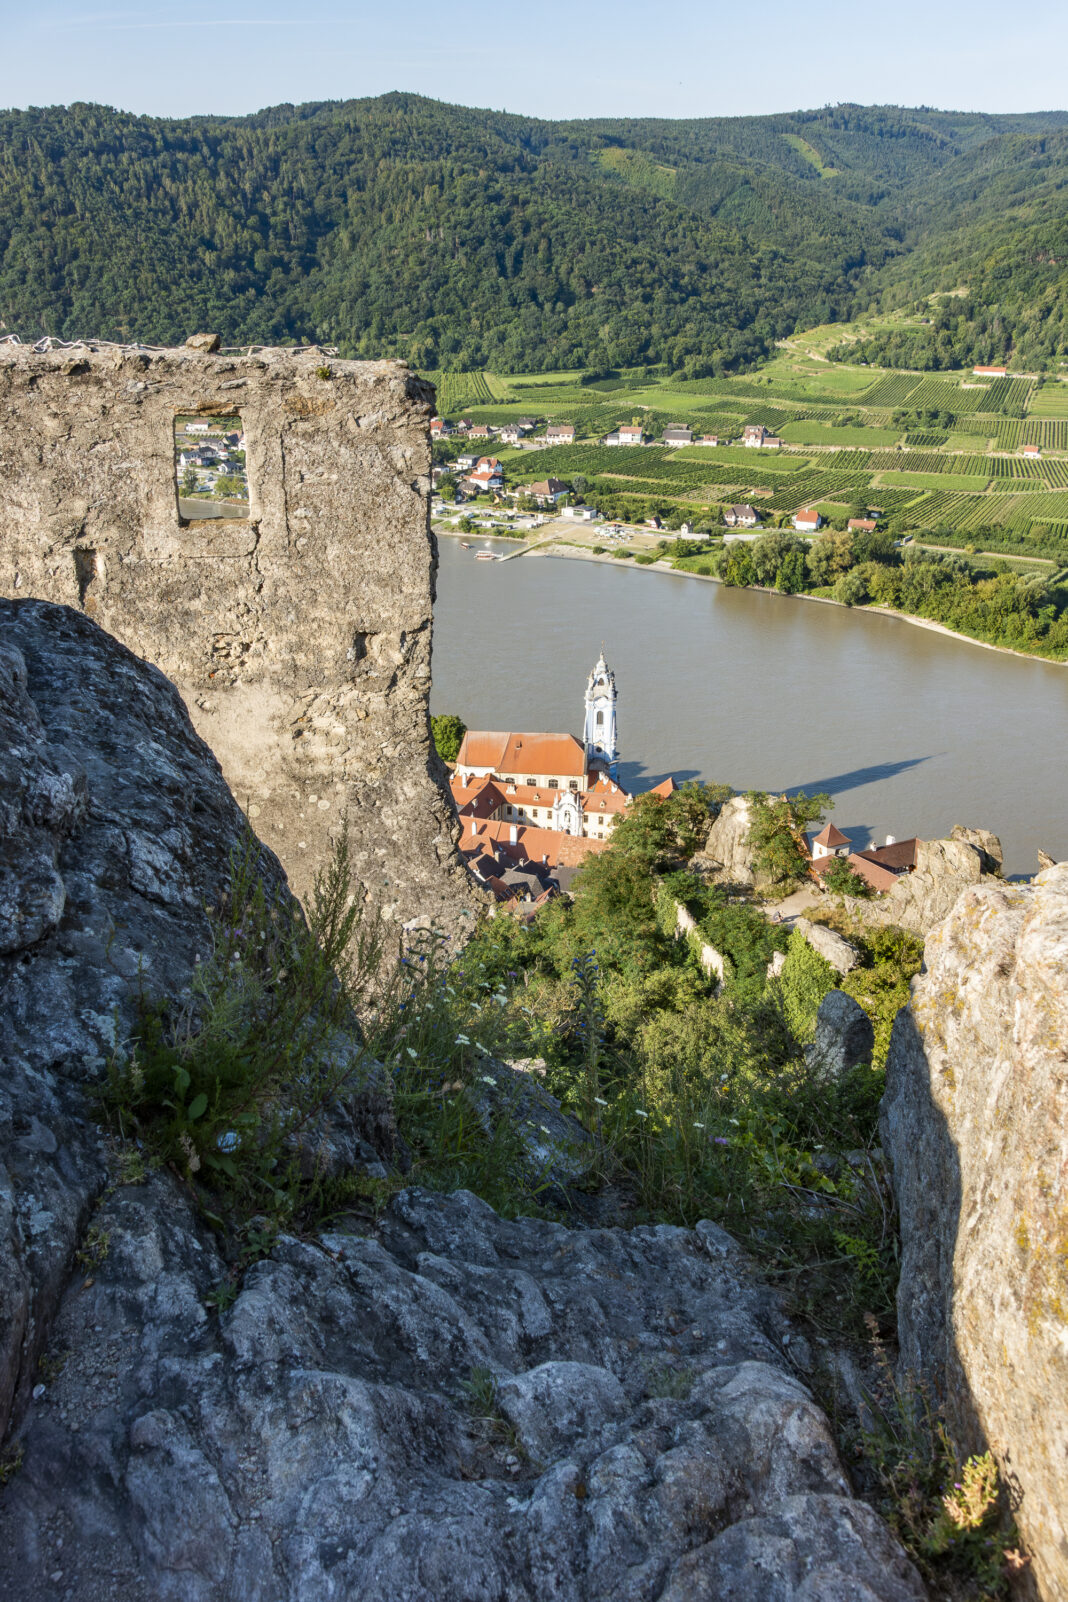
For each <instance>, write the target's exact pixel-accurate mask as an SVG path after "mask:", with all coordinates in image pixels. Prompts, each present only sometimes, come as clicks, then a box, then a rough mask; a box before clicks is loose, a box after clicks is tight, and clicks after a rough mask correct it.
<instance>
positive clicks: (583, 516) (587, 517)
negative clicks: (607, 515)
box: [563, 506, 601, 523]
mask: <svg viewBox="0 0 1068 1602" xmlns="http://www.w3.org/2000/svg"><path fill="white" fill-rule="evenodd" d="M563 515H564V516H565V517H570V518H572V519H573V521H574V522H576V523H597V522H599V521H600V518H601V514H600V512H599V511H598V510H597V508H596V506H565V507H564V513H563Z"/></svg>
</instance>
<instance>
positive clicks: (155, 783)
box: [0, 601, 923, 1602]
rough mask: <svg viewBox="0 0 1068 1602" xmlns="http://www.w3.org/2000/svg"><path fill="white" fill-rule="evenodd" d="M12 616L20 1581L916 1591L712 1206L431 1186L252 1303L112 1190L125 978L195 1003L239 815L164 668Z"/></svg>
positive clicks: (556, 1143) (8, 1280) (9, 680)
mask: <svg viewBox="0 0 1068 1602" xmlns="http://www.w3.org/2000/svg"><path fill="white" fill-rule="evenodd" d="M0 627H2V630H3V642H4V649H3V653H2V656H0V847H2V849H0V929H2V931H3V944H4V947H5V950H4V954H3V955H2V956H0V1165H2V1167H0V1228H2V1229H3V1231H4V1240H3V1254H2V1256H0V1308H2V1313H3V1322H2V1330H3V1346H2V1349H0V1386H2V1390H0V1396H2V1399H3V1403H4V1407H5V1416H7V1414H8V1413H9V1414H10V1416H11V1418H12V1421H13V1424H14V1429H15V1436H14V1438H12V1437H10V1436H9V1439H8V1449H9V1451H10V1449H11V1447H12V1441H13V1440H14V1443H15V1444H17V1446H18V1449H19V1452H21V1455H22V1461H21V1465H20V1466H19V1467H18V1468H17V1469H16V1470H15V1471H14V1472H13V1473H11V1474H10V1477H9V1479H8V1483H7V1484H6V1486H5V1487H4V1488H3V1491H2V1494H0V1594H2V1595H4V1596H8V1595H10V1596H12V1597H14V1596H17V1597H18V1598H19V1599H20V1602H54V1599H56V1598H62V1599H64V1602H104V1599H105V1598H107V1599H112V1598H121V1599H122V1602H230V1599H233V1598H235V1597H240V1598H242V1602H304V1599H307V1598H315V1599H316V1602H319V1599H320V1598H321V1599H324V1602H329V1599H335V1602H357V1599H359V1602H375V1599H376V1598H377V1599H383V1602H385V1599H387V1598H388V1599H389V1602H479V1599H485V1602H491V1599H493V1602H498V1599H503V1598H506V1597H507V1598H515V1599H517V1602H521V1599H524V1598H525V1599H529V1602H540V1599H541V1598H543V1597H546V1596H548V1595H552V1596H554V1597H557V1598H559V1599H560V1602H570V1599H574V1602H594V1599H601V1598H604V1599H608V1598H612V1599H615V1598H617V1597H628V1598H632V1599H634V1602H643V1599H648V1602H653V1599H654V1598H657V1599H660V1602H663V1599H665V1598H670V1599H671V1602H698V1599H703V1598H707V1597H709V1596H717V1597H718V1596H730V1595H735V1596H738V1597H746V1598H750V1597H752V1598H761V1597H765V1598H767V1599H768V1602H773V1599H775V1602H777V1599H782V1602H786V1599H788V1598H789V1599H794V1598H797V1599H800V1598H802V1597H806V1596H810V1597H813V1598H815V1597H816V1596H820V1597H823V1596H831V1595H841V1596H847V1595H848V1596H857V1597H861V1596H863V1597H865V1598H868V1599H872V1602H918V1599H920V1598H921V1597H922V1595H923V1591H922V1587H921V1586H920V1583H919V1581H918V1579H917V1577H916V1575H915V1573H914V1571H913V1570H912V1569H911V1567H910V1566H909V1564H908V1562H907V1561H906V1559H905V1557H904V1555H903V1554H902V1552H901V1550H900V1548H899V1547H898V1546H897V1545H896V1543H895V1542H894V1541H893V1539H892V1538H891V1537H890V1535H889V1533H888V1532H887V1530H886V1528H885V1526H884V1525H883V1524H882V1523H881V1522H880V1521H879V1519H878V1518H877V1517H876V1516H875V1515H874V1514H873V1513H872V1512H871V1510H870V1509H869V1508H867V1507H866V1506H864V1505H863V1504H862V1503H859V1502H857V1501H856V1500H855V1499H854V1498H853V1497H852V1495H851V1492H850V1488H849V1484H848V1481H847V1479H846V1477H845V1474H844V1472H843V1469H842V1466H841V1464H840V1462H839V1460H838V1457H837V1455H836V1451H835V1447H834V1444H833V1440H832V1438H831V1435H830V1432H829V1429H828V1426H827V1422H826V1420H825V1418H824V1417H823V1414H822V1413H821V1412H820V1410H819V1409H818V1407H816V1405H815V1404H814V1402H813V1400H812V1397H811V1395H810V1394H809V1392H808V1390H807V1388H806V1385H805V1376H806V1374H807V1373H808V1371H809V1368H810V1366H811V1358H810V1355H809V1353H808V1350H807V1347H806V1345H805V1342H804V1340H803V1339H801V1338H800V1337H799V1335H798V1334H797V1332H796V1331H795V1330H794V1329H792V1328H791V1326H790V1324H789V1322H788V1321H787V1320H786V1318H785V1317H784V1316H783V1314H782V1312H781V1310H780V1308H779V1305H778V1303H777V1301H776V1299H775V1296H774V1295H773V1294H772V1293H771V1292H770V1291H768V1290H767V1289H765V1288H763V1287H762V1286H761V1285H760V1284H759V1283H758V1282H757V1281H756V1279H755V1277H754V1276H753V1274H752V1272H751V1270H750V1268H749V1267H748V1265H747V1263H746V1261H745V1259H744V1258H743V1256H742V1254H741V1253H740V1252H739V1251H738V1249H737V1248H736V1247H735V1245H734V1244H733V1243H732V1241H731V1240H730V1239H729V1237H727V1236H726V1235H724V1234H723V1233H722V1232H721V1231H720V1230H718V1229H717V1228H715V1227H714V1226H713V1225H709V1224H702V1225H698V1227H697V1228H696V1229H694V1230H688V1229H675V1228H665V1227H648V1228H640V1229H635V1230H631V1231H624V1230H615V1229H613V1230H605V1229H596V1230H577V1229H576V1230H573V1229H567V1228H565V1227H563V1226H562V1225H559V1224H553V1223H549V1222H546V1221H544V1220H533V1219H519V1220H516V1221H514V1222H505V1221H504V1220H502V1219H501V1218H499V1217H498V1216H497V1215H496V1214H495V1213H494V1212H493V1211H492V1210H491V1209H490V1208H489V1207H487V1206H486V1205H485V1204H484V1203H482V1202H480V1201H478V1200H477V1199H476V1198H474V1197H473V1196H471V1195H468V1194H466V1193H462V1192H461V1193H459V1194H457V1195H454V1196H451V1197H449V1196H442V1195H435V1194H430V1193H427V1192H424V1191H420V1190H417V1189H409V1190H407V1191H404V1192H402V1193H401V1194H400V1195H399V1196H397V1197H396V1199H395V1200H394V1202H393V1204H392V1205H391V1207H390V1208H389V1209H388V1211H387V1212H386V1213H385V1215H384V1216H382V1217H380V1218H379V1219H378V1220H377V1221H376V1220H374V1219H372V1217H371V1216H370V1215H369V1214H368V1215H366V1216H365V1217H363V1218H362V1219H361V1218H360V1217H358V1216H354V1217H351V1218H350V1220H349V1227H348V1228H347V1229H344V1228H341V1227H334V1228H332V1229H331V1230H329V1231H327V1232H325V1233H323V1234H322V1235H321V1236H319V1237H318V1238H315V1239H305V1240H298V1239H295V1238H288V1237H283V1238H280V1239H278V1240H277V1241H276V1242H275V1243H274V1244H273V1246H272V1247H271V1249H270V1251H269V1253H268V1254H267V1255H263V1256H261V1257H260V1258H259V1259H258V1260H257V1261H255V1262H253V1263H252V1264H251V1265H250V1266H249V1267H248V1268H247V1271H246V1272H245V1274H244V1277H243V1279H242V1280H241V1281H240V1284H239V1289H237V1294H236V1300H235V1299H234V1297H233V1296H232V1295H231V1294H229V1292H230V1290H231V1288H234V1287H235V1281H234V1279H233V1277H232V1267H233V1265H232V1264H231V1263H230V1262H228V1261H224V1260H223V1258H222V1257H221V1255H220V1251H219V1247H218V1244H217V1241H216V1238H215V1237H214V1236H213V1234H212V1233H211V1231H210V1230H209V1229H208V1228H207V1227H206V1226H205V1224H204V1222H203V1221H202V1219H201V1218H200V1217H199V1216H198V1214H197V1212H196V1210H195V1208H194V1206H193V1204H192V1198H191V1197H190V1195H189V1192H188V1190H187V1189H186V1188H185V1187H184V1186H183V1185H181V1184H180V1183H179V1182H178V1180H176V1179H175V1178H173V1177H171V1176H170V1175H169V1174H167V1173H163V1172H156V1173H150V1174H149V1176H148V1178H140V1177H139V1178H138V1179H137V1180H136V1182H130V1183H127V1182H124V1177H123V1172H122V1171H121V1168H119V1167H117V1166H116V1162H115V1154H114V1152H113V1151H112V1150H111V1149H110V1146H109V1142H108V1140H107V1139H106V1137H105V1136H104V1135H103V1134H102V1132H101V1131H100V1130H99V1128H98V1127H97V1125H96V1123H95V1121H94V1116H93V1115H94V1111H95V1108H94V1105H93V1103H92V1100H91V1099H90V1095H89V1092H90V1091H91V1089H92V1087H93V1086H94V1084H96V1083H97V1082H98V1081H99V1079H100V1076H101V1072H102V1069H103V1067H104V1064H105V1060H106V1059H107V1057H108V1055H109V1054H110V1053H111V1052H112V1051H113V1050H114V1049H115V1047H116V1045H117V1044H118V1045H121V1043H122V1041H123V1039H124V1038H125V1035H126V1032H127V1031H128V1029H129V1027H130V1025H131V1022H132V1017H133V1012H132V1008H133V998H134V996H135V995H136V993H137V990H138V987H139V986H140V985H142V984H145V985H147V986H149V987H150V988H151V989H152V990H153V991H158V992H160V993H162V994H165V995H169V996H174V997H181V996H182V995H183V994H184V993H185V992H186V991H187V990H188V986H189V983H190V979H191V975H192V973H193V968H194V964H195V963H196V961H197V959H198V956H201V955H203V954H204V953H206V951H207V949H208V945H207V942H208V941H209V939H210V925H209V921H208V917H207V912H206V908H208V907H210V906H211V905H212V904H213V903H215V902H216V901H217V900H218V898H219V896H220V893H221V892H222V891H223V889H224V887H225V885H226V883H227V880H228V877H229V867H230V861H231V853H232V852H233V851H234V849H235V848H236V847H237V846H238V844H239V842H240V841H241V839H242V837H243V818H242V815H241V812H240V810H239V809H238V807H237V805H236V804H235V802H234V800H233V798H232V796H231V795H230V793H229V791H228V790H227V788H226V785H225V783H224V781H223V778H222V775H221V773H220V771H219V768H218V765H217V764H216V762H215V761H214V759H213V758H212V756H211V754H210V753H209V752H208V750H207V748H206V747H205V746H204V745H203V743H202V742H201V741H200V740H199V739H198V737H197V735H196V733H195V732H194V730H193V728H192V726H191V724H190V721H189V719H188V716H187V714H186V711H185V708H184V706H183V704H182V701H181V698H180V697H179V695H178V694H177V692H176V691H175V689H174V688H173V687H172V686H171V685H170V684H168V682H167V681H166V680H165V679H164V678H163V677H162V675H161V674H160V673H158V672H157V671H156V670H155V669H154V668H152V667H150V666H148V665H146V664H145V663H144V662H142V661H139V660H138V659H137V658H136V657H135V656H133V655H132V654H131V653H130V652H129V651H127V650H126V649H125V648H124V647H123V646H121V645H120V644H118V643H117V642H116V641H115V640H113V639H111V638H110V637H109V636H107V635H106V634H104V633H103V632H102V631H101V630H99V629H98V628H96V626H95V625H94V624H92V623H91V622H90V621H89V620H87V619H86V618H84V617H83V616H81V615H80V614H78V613H76V612H73V611H70V610H67V609H66V608H61V607H55V606H51V605H49V604H47V603H43V602H33V601H28V602H21V603H12V602H0ZM259 867H260V871H261V872H262V874H263V876H264V879H265V881H266V883H267V885H268V888H269V890H270V893H271V894H272V895H275V896H277V897H279V898H281V899H285V898H288V891H287V889H286V886H285V882H284V878H283V875H282V873H281V870H280V868H279V866H278V863H277V861H276V860H275V859H274V858H273V856H271V854H270V853H269V852H267V851H263V852H262V854H261V857H260V862H259ZM488 1080H492V1084H489V1083H487V1082H486V1081H488ZM516 1081H522V1082H523V1086H522V1088H523V1092H524V1095H525V1096H526V1098H527V1099H525V1100H523V1101H522V1107H523V1109H525V1114H526V1115H529V1118H530V1119H534V1118H537V1119H538V1122H539V1130H538V1132H537V1134H536V1136H535V1141H534V1143H533V1144H532V1145H531V1152H532V1154H533V1155H534V1156H535V1157H536V1155H537V1149H538V1147H537V1141H538V1140H539V1139H540V1140H541V1141H542V1148H541V1149H542V1152H543V1157H544V1159H545V1164H543V1166H545V1165H547V1164H548V1163H549V1162H550V1160H551V1161H553V1162H555V1161H556V1160H557V1159H558V1157H559V1155H560V1153H561V1151H562V1150H563V1149H564V1146H565V1144H570V1145H573V1144H575V1143H573V1142H568V1136H569V1134H570V1133H571V1132H573V1126H570V1129H569V1128H568V1127H564V1125H563V1124H554V1123H553V1120H552V1119H551V1118H550V1117H549V1116H547V1111H546V1109H547V1102H546V1101H544V1100H542V1099H539V1097H538V1095H537V1094H536V1092H540V1087H538V1086H537V1084H536V1078H535V1076H534V1075H533V1074H523V1073H521V1072H518V1071H516V1070H514V1069H511V1068H508V1067H506V1066H505V1065H502V1064H493V1063H487V1065H486V1071H485V1074H484V1075H483V1076H482V1080H481V1083H482V1085H483V1087H484V1089H485V1092H486V1094H485V1096H483V1097H482V1098H481V1099H480V1101H479V1103H478V1111H479V1113H480V1115H481V1114H484V1115H487V1116H490V1117H491V1118H496V1117H500V1116H503V1115H504V1113H505V1111H507V1110H508V1108H511V1106H512V1098H513V1096H514V1095H515V1094H517V1091H516V1086H515V1083H514V1082H516ZM542 1094H543V1093H542ZM506 1102H507V1104H508V1105H507V1108H506V1106H505V1103H506ZM551 1110H552V1109H551V1108H550V1109H548V1111H549V1112H551ZM559 1116H560V1118H561V1119H562V1115H559ZM542 1123H544V1124H545V1126H546V1127H545V1129H541V1124H542ZM374 1156H375V1153H374V1152H373V1151H372V1152H371V1153H370V1157H371V1158H373V1157H374ZM578 1159H579V1161H581V1160H582V1153H581V1149H580V1150H579V1152H578ZM343 1160H347V1161H350V1162H351V1161H352V1160H353V1159H352V1155H351V1153H350V1154H349V1156H348V1157H347V1158H345V1157H343V1155H339V1156H338V1161H339V1162H340V1161H343ZM372 1168H373V1165H372ZM15 1455H17V1454H15ZM11 1461H12V1458H11V1457H10V1456H9V1458H8V1462H9V1463H10V1462H11Z"/></svg>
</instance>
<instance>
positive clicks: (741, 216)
mask: <svg viewBox="0 0 1068 1602" xmlns="http://www.w3.org/2000/svg"><path fill="white" fill-rule="evenodd" d="M1066 130H1068V115H1066V114H1063V113H1050V114H1048V115H1035V116H1018V117H991V116H979V115H956V114H950V113H939V112H931V111H927V110H921V111H903V110H900V109H898V108H894V107H875V108H863V107H858V106H840V107H836V108H828V109H826V110H824V111H820V112H813V113H799V114H792V115H788V116H786V115H784V116H774V117H753V118H730V119H703V120H694V121H686V122H675V121H670V120H665V121H648V120H632V121H626V120H621V121H619V122H608V121H598V122H572V123H550V122H544V121H538V120H536V119H530V118H523V117H517V116H510V115H506V114H503V113H493V112H486V111H476V110H470V109H467V108H464V107H455V106H447V105H443V104H440V103H438V102H434V101H429V100H425V99H421V98H420V97H417V96H412V95H402V94H392V95H386V96H383V97H381V98H379V99H376V100H366V101H350V102H345V103H331V104H322V105H307V106H300V107H293V106H277V107H273V108H271V109H270V110H268V111H265V112H262V113H259V114H257V115H255V116H252V117H245V118H210V117H209V118H205V117H198V118H191V119H187V120H184V121H168V120H158V119H152V118H145V117H134V116H130V115H128V114H125V113H120V112H115V111H112V110H109V109H108V108H106V107H101V106H89V105H75V106H71V107H69V108H49V109H43V110H42V109H31V110H28V111H21V112H7V113H4V114H0V322H2V325H3V328H4V329H5V330H11V331H15V332H18V333H19V334H20V335H21V336H23V337H29V336H36V335H40V334H43V333H53V334H59V335H62V336H65V337H68V338H70V337H77V336H80V335H89V334H96V335H99V336H104V337H113V338H115V337H119V338H129V339H134V338H136V339H140V340H145V341H149V342H165V341H173V340H176V339H181V338H183V337H184V336H185V335H186V334H187V333H189V332H190V331H191V330H193V329H195V328H211V329H213V330H216V331H218V332H219V333H220V334H222V336H223V338H224V340H225V341H226V342H228V343H254V342H267V341H272V342H278V341H287V340H294V341H304V340H320V341H325V342H330V343H333V344H337V345H338V346H339V347H340V348H341V350H342V352H343V353H345V354H351V355H368V356H370V355H374V356H380V355H399V356H404V357H407V358H408V359H409V360H411V361H412V362H414V363H416V364H418V365H420V366H422V367H424V368H435V369H445V370H448V369H457V370H460V369H475V368H481V367H491V368H493V369H495V370H498V371H504V372H507V371H517V370H526V371H550V370H555V369H560V368H565V369H573V368H581V367H618V366H634V365H661V366H662V367H663V368H665V369H666V370H667V371H670V372H677V373H682V374H685V375H688V376H703V375H706V374H710V373H711V374H719V373H722V372H725V371H728V370H730V369H737V368H739V367H744V366H747V365H750V364H751V363H753V362H754V361H756V360H759V359H760V358H761V357H762V356H763V355H765V354H766V353H767V352H768V350H769V349H770V347H771V345H772V343H773V342H774V341H775V340H776V339H777V338H780V337H782V336H783V335H784V334H788V333H792V332H794V331H795V330H797V329H799V328H803V327H807V326H811V325H813V324H816V323H825V322H829V321H834V320H838V319H841V318H847V317H849V316H851V315H853V314H855V312H856V311H857V310H858V309H860V310H863V309H864V308H866V307H869V306H872V305H875V304H883V305H900V304H905V303H909V302H911V301H913V300H915V299H916V298H917V297H918V296H920V295H923V294H925V293H927V292H928V291H929V290H931V289H940V288H955V287H957V285H958V283H960V282H961V281H965V280H966V281H967V283H968V285H969V287H970V291H971V294H970V298H968V299H964V300H960V301H958V302H956V303H955V304H954V305H953V307H952V313H951V314H950V313H948V312H947V313H945V314H940V321H939V323H938V325H932V327H931V328H930V329H929V330H927V329H925V330H923V331H916V332H913V333H910V334H908V335H907V336H895V337H898V338H905V339H906V344H905V345H902V346H901V348H900V349H897V348H890V347H886V348H883V349H880V350H879V352H878V353H871V352H864V353H862V352H860V351H859V350H858V349H857V348H856V347H854V349H853V352H852V354H853V355H854V356H860V357H861V358H862V359H868V360H871V359H873V355H874V354H877V355H878V359H879V360H881V361H894V360H901V361H903V360H905V359H907V360H908V362H909V364H910V365H920V366H931V367H938V366H945V365H953V364H955V363H956V362H958V361H959V360H962V359H963V360H968V359H970V358H971V357H972V355H973V353H977V354H981V355H982V356H983V357H984V358H988V359H989V358H992V357H994V356H1008V355H1010V354H1012V353H1013V351H1014V350H1019V351H1020V352H1021V353H1024V354H1025V355H1026V357H1027V359H1029V360H1034V361H1040V360H1045V361H1050V360H1052V359H1054V358H1055V357H1056V356H1057V355H1058V354H1059V353H1060V352H1061V351H1063V349H1064V338H1065V334H1064V325H1063V321H1062V317H1063V306H1064V304H1065V296H1064V293H1063V290H1064V287H1065V286H1064V283H1063V278H1062V268H1061V266H1060V263H1061V262H1062V261H1063V259H1064V243H1065V239H1066V237H1068V205H1066V202H1065V195H1064V190H1063V185H1064V183H1065V180H1066V178H1068V131H1066ZM1021 238H1023V239H1024V240H1025V242H1026V243H1025V248H1024V249H1023V250H1022V251H1021V249H1020V248H1019V241H1020V239H1021ZM962 275H963V279H962Z"/></svg>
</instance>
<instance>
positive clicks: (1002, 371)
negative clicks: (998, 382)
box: [972, 367, 1009, 378]
mask: <svg viewBox="0 0 1068 1602" xmlns="http://www.w3.org/2000/svg"><path fill="white" fill-rule="evenodd" d="M1008 370H1009V369H1008V368H1007V367H973V368H972V372H973V373H974V374H975V376H976V378H1004V377H1005V375H1006V373H1007V372H1008Z"/></svg>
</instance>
